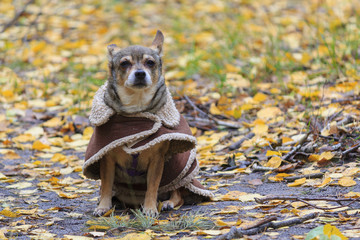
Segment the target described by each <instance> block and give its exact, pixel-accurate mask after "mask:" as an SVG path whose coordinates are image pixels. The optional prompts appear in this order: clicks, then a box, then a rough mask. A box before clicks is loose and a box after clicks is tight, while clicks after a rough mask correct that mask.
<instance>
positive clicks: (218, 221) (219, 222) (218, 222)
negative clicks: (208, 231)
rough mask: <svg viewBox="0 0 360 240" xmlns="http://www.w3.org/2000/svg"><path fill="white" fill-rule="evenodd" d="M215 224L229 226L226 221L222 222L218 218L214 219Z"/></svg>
mask: <svg viewBox="0 0 360 240" xmlns="http://www.w3.org/2000/svg"><path fill="white" fill-rule="evenodd" d="M215 224H216V225H217V226H220V227H225V226H229V224H228V223H226V222H224V221H222V220H220V219H218V220H216V222H215Z"/></svg>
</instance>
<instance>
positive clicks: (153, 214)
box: [142, 207, 159, 218]
mask: <svg viewBox="0 0 360 240" xmlns="http://www.w3.org/2000/svg"><path fill="white" fill-rule="evenodd" d="M142 212H143V213H144V214H145V215H146V216H149V217H153V218H154V217H157V216H158V215H159V212H158V210H157V209H156V208H146V207H144V208H143V209H142Z"/></svg>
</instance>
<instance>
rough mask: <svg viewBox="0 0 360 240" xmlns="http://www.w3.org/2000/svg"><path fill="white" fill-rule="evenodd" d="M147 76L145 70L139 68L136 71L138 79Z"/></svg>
mask: <svg viewBox="0 0 360 240" xmlns="http://www.w3.org/2000/svg"><path fill="white" fill-rule="evenodd" d="M145 76H146V73H145V71H144V70H137V71H136V72H135V77H136V78H137V79H144V78H145Z"/></svg>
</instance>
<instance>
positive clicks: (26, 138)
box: [12, 133, 35, 142]
mask: <svg viewBox="0 0 360 240" xmlns="http://www.w3.org/2000/svg"><path fill="white" fill-rule="evenodd" d="M12 140H13V141H14V142H30V141H34V140H35V137H34V136H33V135H31V134H29V133H25V134H20V135H19V136H16V137H14V138H13V139H12Z"/></svg>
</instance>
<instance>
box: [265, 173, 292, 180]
mask: <svg viewBox="0 0 360 240" xmlns="http://www.w3.org/2000/svg"><path fill="white" fill-rule="evenodd" d="M290 176H292V175H291V174H287V173H278V174H276V176H274V177H269V179H270V180H271V181H276V182H280V181H282V180H284V177H290Z"/></svg>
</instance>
